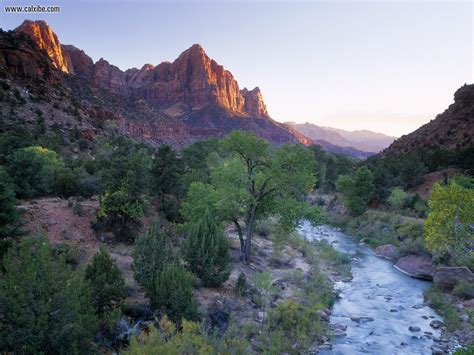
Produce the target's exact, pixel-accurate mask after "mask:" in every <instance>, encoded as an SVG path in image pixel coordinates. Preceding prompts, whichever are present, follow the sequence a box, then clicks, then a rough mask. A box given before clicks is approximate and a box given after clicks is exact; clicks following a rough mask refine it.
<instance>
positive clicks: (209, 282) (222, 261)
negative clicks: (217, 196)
mask: <svg viewBox="0 0 474 355" xmlns="http://www.w3.org/2000/svg"><path fill="white" fill-rule="evenodd" d="M182 254H183V257H184V260H185V261H186V263H187V264H186V265H187V268H188V269H189V270H190V271H192V272H193V273H194V274H195V275H196V276H198V277H199V278H200V279H201V281H202V282H203V284H204V285H205V286H210V287H217V286H219V285H220V284H222V283H223V282H224V281H226V280H227V279H228V277H229V274H230V254H229V242H228V241H227V239H226V237H225V235H224V232H223V230H222V228H221V227H220V226H219V224H218V223H217V221H216V220H215V218H213V216H212V215H211V212H210V211H209V209H207V210H206V212H205V213H204V215H203V216H202V217H201V218H200V219H199V220H198V221H197V222H194V223H193V224H191V225H190V227H189V232H188V233H187V237H186V240H185V241H184V243H183V246H182Z"/></svg>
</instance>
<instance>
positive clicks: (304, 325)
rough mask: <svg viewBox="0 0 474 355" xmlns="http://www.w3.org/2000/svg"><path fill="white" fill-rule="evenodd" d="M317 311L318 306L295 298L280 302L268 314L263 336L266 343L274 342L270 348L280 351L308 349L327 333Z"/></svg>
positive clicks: (302, 350)
mask: <svg viewBox="0 0 474 355" xmlns="http://www.w3.org/2000/svg"><path fill="white" fill-rule="evenodd" d="M317 311H318V309H317V308H313V307H309V306H305V305H303V304H301V303H299V302H296V301H293V300H285V301H284V302H282V303H280V304H279V305H278V306H277V307H276V308H274V309H272V310H271V311H270V312H269V314H268V320H267V326H266V331H265V332H264V334H263V336H262V340H263V339H265V340H264V344H265V345H266V346H268V342H271V343H273V344H271V345H270V348H271V349H274V350H277V352H278V353H301V352H305V351H307V350H308V348H309V347H310V346H311V345H312V344H313V343H315V342H316V341H317V340H318V339H319V338H321V337H322V336H323V335H325V333H326V332H325V330H324V327H323V325H322V322H321V319H320V317H319V315H318V312H317ZM275 340H276V341H275ZM262 350H263V349H262ZM265 350H267V351H268V349H265Z"/></svg>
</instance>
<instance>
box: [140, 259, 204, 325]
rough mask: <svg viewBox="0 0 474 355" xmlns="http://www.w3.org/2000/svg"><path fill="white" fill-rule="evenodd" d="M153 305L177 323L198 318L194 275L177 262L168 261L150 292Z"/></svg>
mask: <svg viewBox="0 0 474 355" xmlns="http://www.w3.org/2000/svg"><path fill="white" fill-rule="evenodd" d="M148 296H149V297H150V300H151V303H152V305H153V307H155V308H156V309H158V310H161V311H162V312H163V313H164V314H166V315H167V316H168V317H169V318H170V319H171V320H173V321H174V322H175V323H180V322H181V320H182V319H186V320H196V319H197V318H198V313H197V303H196V299H195V297H194V292H193V276H192V274H191V273H190V272H188V271H186V270H185V269H184V268H183V267H182V266H181V265H179V264H178V263H176V262H171V263H167V264H165V265H164V266H163V269H162V270H161V272H160V273H159V274H158V275H157V277H156V279H155V284H154V289H153V292H152V293H150V294H148Z"/></svg>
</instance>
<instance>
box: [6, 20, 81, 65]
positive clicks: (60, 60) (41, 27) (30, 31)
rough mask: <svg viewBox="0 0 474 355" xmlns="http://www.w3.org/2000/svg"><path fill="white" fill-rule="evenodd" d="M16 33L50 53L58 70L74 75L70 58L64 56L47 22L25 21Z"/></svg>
mask: <svg viewBox="0 0 474 355" xmlns="http://www.w3.org/2000/svg"><path fill="white" fill-rule="evenodd" d="M15 31H16V32H23V33H26V34H27V35H29V36H30V37H31V38H32V39H33V40H34V41H35V42H36V44H37V45H38V46H39V47H40V48H41V49H44V50H45V51H46V52H47V53H48V55H49V57H50V58H51V60H52V62H53V64H54V66H55V67H56V68H57V69H58V70H61V71H63V72H65V73H71V74H72V73H74V69H73V68H72V64H71V62H70V60H69V57H67V56H64V55H63V52H62V49H61V44H60V43H59V40H58V37H57V36H56V34H55V33H54V32H53V30H52V29H51V27H50V26H49V25H48V23H47V22H46V21H43V20H37V21H31V20H25V21H24V22H23V23H22V24H21V25H20V26H19V27H17V28H16V29H15Z"/></svg>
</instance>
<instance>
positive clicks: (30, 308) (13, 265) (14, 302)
mask: <svg viewBox="0 0 474 355" xmlns="http://www.w3.org/2000/svg"><path fill="white" fill-rule="evenodd" d="M4 268H5V273H4V274H3V275H2V277H1V278H0V305H1V308H2V326H1V327H0V349H2V350H3V351H6V352H13V353H19V354H32V353H44V352H45V351H47V352H48V353H51V354H79V353H89V352H91V351H92V349H91V344H92V340H93V337H94V335H95V333H96V329H97V319H96V316H95V314H94V309H93V307H92V305H91V302H90V297H91V296H90V293H89V290H88V287H87V286H86V285H85V284H84V281H83V278H82V275H81V274H79V273H77V272H73V271H72V269H71V267H70V266H69V265H67V264H66V263H65V261H64V260H62V259H61V258H59V259H53V258H52V251H51V247H50V244H49V242H48V240H47V238H46V237H43V236H42V237H25V238H22V240H21V242H20V243H19V245H18V247H12V248H11V249H10V250H9V252H8V253H7V255H6V256H5V259H4Z"/></svg>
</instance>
